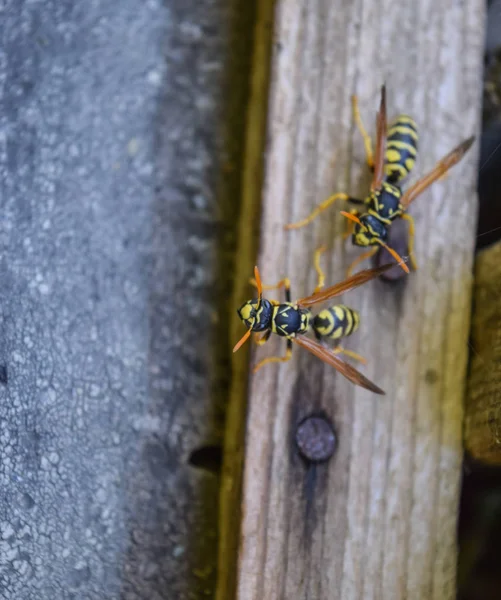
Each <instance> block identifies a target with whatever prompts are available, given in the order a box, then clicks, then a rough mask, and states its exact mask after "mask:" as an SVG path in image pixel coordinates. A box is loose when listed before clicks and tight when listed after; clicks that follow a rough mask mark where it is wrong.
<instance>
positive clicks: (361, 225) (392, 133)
mask: <svg viewBox="0 0 501 600" xmlns="http://www.w3.org/2000/svg"><path fill="white" fill-rule="evenodd" d="M352 104H353V114H354V119H355V123H356V125H357V128H358V129H359V130H360V133H361V135H362V138H363V140H364V147H365V153H366V160H367V164H368V166H369V168H370V169H371V171H372V173H373V176H372V182H371V187H370V192H369V195H368V196H367V197H366V198H365V199H363V200H361V199H358V198H353V197H352V196H349V195H348V194H345V193H342V192H340V193H336V194H334V195H332V196H330V197H329V198H327V200H325V201H324V202H322V203H321V204H319V205H318V206H317V207H316V208H315V209H314V210H313V211H312V213H311V214H310V215H309V216H308V217H306V218H305V219H303V220H302V221H298V222H297V223H290V224H288V225H286V226H285V229H297V228H299V227H304V226H305V225H307V224H308V223H310V222H311V221H313V219H315V218H316V217H317V216H318V215H319V214H320V213H321V212H323V211H324V210H325V209H326V208H328V207H329V206H330V205H331V204H332V203H333V202H335V201H337V200H345V201H347V202H352V203H354V204H360V205H364V207H365V212H359V211H358V210H356V209H353V210H351V211H350V212H346V211H341V214H342V215H343V216H344V217H346V218H348V219H350V221H351V223H350V224H349V230H348V232H347V234H346V235H345V237H346V238H348V237H350V236H351V240H352V243H353V244H354V245H355V246H362V247H368V246H372V247H371V248H370V250H368V251H367V252H364V253H363V254H361V255H360V256H359V257H358V258H357V259H356V260H354V261H353V263H352V264H351V265H350V267H349V268H348V271H347V275H349V274H351V273H352V271H353V269H354V268H355V266H356V265H358V264H359V263H360V262H362V261H364V260H366V259H368V258H371V257H372V256H374V254H375V253H376V252H377V251H378V249H379V247H381V246H382V247H383V248H386V250H388V252H389V253H390V254H391V255H392V256H393V258H395V259H396V260H397V262H399V263H400V265H401V267H402V268H403V269H404V271H406V272H407V273H408V272H409V268H408V267H407V265H406V264H405V262H404V261H402V260H401V258H400V257H399V255H398V254H397V252H396V251H395V250H393V249H392V248H390V247H389V246H388V244H387V239H388V234H389V229H390V226H391V224H392V222H393V221H394V220H395V219H405V220H406V221H407V222H408V223H409V245H408V249H409V259H410V263H411V266H412V268H413V269H414V270H416V269H417V264H416V260H415V257H414V220H413V218H412V217H411V215H409V214H408V213H407V209H408V208H409V206H410V204H411V203H412V202H413V201H414V200H415V199H416V198H417V197H418V196H420V195H421V194H422V193H423V192H424V191H425V190H426V189H427V188H428V187H429V186H430V185H431V184H432V183H434V182H435V181H436V180H437V179H441V178H442V177H444V176H445V175H446V173H447V172H448V171H449V169H451V168H452V167H453V166H454V165H456V164H457V163H458V162H459V161H460V160H461V159H462V158H463V156H464V155H465V154H466V152H467V151H468V149H469V148H470V146H471V145H472V144H473V142H474V140H475V137H474V136H472V137H469V138H467V139H465V140H464V141H462V142H461V143H460V144H459V145H458V146H456V147H455V148H454V149H453V150H451V151H450V152H449V153H448V154H446V155H445V156H444V157H443V158H442V159H441V160H439V161H438V162H437V163H436V165H435V166H434V168H433V169H432V170H431V171H430V172H429V173H427V174H426V175H425V176H424V177H422V178H420V179H419V180H418V181H416V183H414V184H413V185H412V186H410V187H409V188H408V189H407V190H406V191H405V192H404V191H402V182H403V180H404V179H406V178H407V176H408V175H409V173H410V172H411V170H412V169H413V167H414V165H415V161H416V157H417V149H418V132H417V126H416V123H415V122H414V120H413V119H412V118H411V117H409V116H408V115H404V114H402V115H399V116H398V117H397V118H396V119H395V120H394V121H393V122H392V123H391V124H390V127H389V128H388V127H387V121H386V88H385V86H384V85H383V86H382V87H381V103H380V107H379V112H378V114H377V119H376V152H375V158H374V155H373V152H372V141H371V138H370V136H369V135H368V134H367V131H366V130H365V127H364V124H363V122H362V119H361V116H360V111H359V109H358V101H357V98H356V96H353V97H352Z"/></svg>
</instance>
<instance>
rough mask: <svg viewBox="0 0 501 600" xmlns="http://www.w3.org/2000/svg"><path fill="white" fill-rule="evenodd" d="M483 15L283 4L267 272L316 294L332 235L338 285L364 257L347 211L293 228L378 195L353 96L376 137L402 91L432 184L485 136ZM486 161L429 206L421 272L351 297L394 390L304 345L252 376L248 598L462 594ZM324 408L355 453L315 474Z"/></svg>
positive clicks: (421, 219)
mask: <svg viewBox="0 0 501 600" xmlns="http://www.w3.org/2000/svg"><path fill="white" fill-rule="evenodd" d="M483 11H484V5H483V3H481V2H480V1H479V0H464V1H463V2H461V3H457V2H452V1H451V0H439V1H437V0H435V1H432V0H423V1H422V2H416V3H405V2H404V3H397V4H395V3H390V2H387V1H386V2H385V1H382V0H372V1H370V2H369V1H365V2H363V1H362V0H355V1H354V2H345V3H343V4H340V3H335V2H331V1H328V0H318V1H317V2H307V1H306V0H282V1H280V2H278V4H277V12H276V24H275V48H274V57H273V63H272V80H271V86H272V87H271V95H270V111H269V128H268V147H267V152H266V181H265V187H264V196H263V216H262V245H261V252H260V255H259V263H258V264H259V265H260V267H261V269H262V274H263V278H264V280H265V282H273V281H276V280H278V279H280V278H281V277H283V276H284V275H289V276H290V277H291V279H292V285H293V296H295V297H300V296H301V295H304V294H306V293H308V292H310V291H311V290H312V289H313V286H314V284H315V281H314V273H313V270H312V267H311V260H312V252H313V249H314V248H315V247H316V246H318V245H319V244H320V243H322V242H325V241H326V240H329V241H331V242H332V249H331V251H330V252H329V253H328V255H327V257H326V261H325V263H326V265H327V270H328V281H329V282H335V281H337V280H339V279H341V278H343V276H344V272H345V268H346V266H347V264H348V262H350V261H351V260H352V259H353V258H354V257H355V256H357V255H358V254H359V253H360V249H355V248H353V247H352V246H346V245H344V244H343V243H342V242H341V232H342V228H343V225H344V224H343V223H342V218H340V216H339V214H338V213H339V210H341V209H343V208H345V207H344V206H339V207H336V209H332V210H330V211H329V212H328V213H325V216H324V217H323V218H321V219H319V220H318V221H317V222H315V223H314V224H313V225H312V226H311V227H309V228H306V229H303V230H299V231H297V232H288V233H286V232H284V231H283V225H284V223H287V222H289V221H291V220H297V219H299V218H301V217H303V216H305V215H306V214H307V213H308V212H309V210H310V209H311V207H312V206H313V205H314V204H316V203H318V202H319V201H321V200H323V199H324V198H325V197H327V195H329V194H330V193H332V192H333V191H335V190H340V191H349V192H350V193H352V194H354V195H355V194H364V193H365V192H366V191H367V189H368V180H369V178H368V174H367V169H366V166H365V164H364V154H363V145H362V141H361V139H360V137H359V134H358V132H357V131H356V130H355V128H354V125H353V121H352V117H351V107H350V95H351V94H352V93H357V94H358V95H359V98H360V105H361V109H362V114H363V116H364V117H365V121H366V123H367V125H368V127H369V129H370V131H371V133H374V117H375V112H376V109H377V105H378V101H379V88H380V85H381V84H382V83H383V82H386V84H387V90H388V106H389V116H390V118H391V117H392V116H394V115H396V114H398V112H408V113H410V114H412V115H413V116H414V117H415V118H416V120H417V122H418V125H419V129H420V158H419V161H418V165H417V167H416V170H415V174H416V175H419V174H423V172H424V171H426V170H428V169H429V168H430V167H431V166H432V164H434V162H435V161H436V160H437V159H438V158H440V157H441V156H442V155H443V154H445V152H447V151H449V150H450V149H451V148H452V147H453V146H454V145H455V144H456V143H458V142H459V141H460V140H461V139H463V138H465V137H466V136H469V135H471V134H472V133H474V132H476V130H477V129H478V114H479V104H480V90H481V73H482V69H481V57H482V41H483V25H484V21H483V18H484V12H483ZM334 156H335V158H336V160H335V162H334V164H333V158H334ZM475 159H476V146H475V147H474V148H473V149H472V150H471V151H470V153H469V154H468V156H467V157H466V158H465V159H464V160H463V162H462V163H461V166H460V167H457V168H456V169H455V170H454V171H453V172H452V174H451V176H450V177H449V178H448V179H447V180H445V181H442V182H439V183H437V184H436V185H435V186H434V187H433V188H432V189H431V190H430V191H428V192H427V193H426V194H425V196H424V197H422V198H421V199H419V200H418V201H417V202H416V203H415V205H413V206H412V209H411V213H412V214H413V215H414V217H415V219H416V227H417V235H416V251H417V259H418V264H419V267H420V268H419V270H418V271H417V272H416V273H414V274H412V275H411V276H410V277H408V278H407V280H406V281H405V282H403V283H401V284H399V285H398V286H389V285H385V284H383V283H382V282H375V283H373V284H370V285H368V286H366V287H365V288H361V289H360V290H358V291H355V292H352V293H351V294H349V296H347V297H346V299H345V301H347V302H349V304H350V305H351V306H353V307H354V308H356V309H359V310H360V311H361V313H362V319H363V320H362V326H361V329H360V333H357V334H356V335H355V336H354V337H353V340H352V341H350V342H349V344H348V346H349V347H351V348H353V349H355V350H356V351H359V352H361V353H362V354H363V355H365V356H366V357H367V358H368V359H369V360H370V363H369V366H368V367H367V368H366V374H367V375H368V376H369V377H370V378H371V379H374V380H375V381H376V383H378V384H379V385H381V386H382V387H383V388H384V389H385V390H386V392H387V395H386V396H385V397H382V398H380V397H375V396H374V395H371V394H370V393H368V392H366V391H364V390H361V389H357V388H355V387H353V386H352V385H351V384H349V383H348V382H347V381H346V380H344V379H343V378H342V377H340V376H337V375H336V373H335V372H333V371H332V370H331V369H329V368H327V367H325V366H324V365H323V364H322V363H320V362H319V361H316V360H315V359H314V358H313V357H310V356H306V355H305V353H304V352H303V351H301V350H299V349H296V351H295V352H294V357H293V359H292V360H291V361H290V362H289V363H288V364H286V365H279V366H277V365H273V366H268V367H266V368H265V369H263V370H262V371H261V372H259V375H258V376H256V377H253V378H252V379H251V385H250V399H249V402H250V403H249V409H248V420H247V438H246V446H245V470H244V482H243V501H242V523H241V531H240V552H239V564H238V586H237V588H238V592H237V597H238V598H239V600H251V599H252V600H254V599H256V600H257V599H259V600H261V599H262V598H267V599H268V598H269V599H274V600H275V599H278V598H315V599H323V598H325V599H327V598H328V599H329V600H333V599H335V598H342V599H343V600H346V599H351V598H385V600H386V599H390V598H411V599H413V598H416V599H417V598H420V599H421V598H427V599H430V598H437V599H440V600H444V599H447V598H453V597H454V590H455V570H456V512H457V500H458V485H459V479H460V466H461V457H462V443H461V425H462V416H463V411H462V399H463V392H464V377H465V367H466V359H467V338H468V325H469V310H470V287H471V268H472V256H473V247H474V235H475V218H474V215H475V210H476V196H475ZM249 275H250V273H249ZM249 293H250V292H249ZM245 299H246V298H245V297H242V298H240V299H239V302H240V301H243V300H245ZM269 346H270V348H269V349H265V348H261V349H259V352H258V354H259V355H260V356H262V355H263V354H265V353H266V352H268V351H270V350H272V351H277V350H278V352H282V351H283V348H282V347H280V349H278V340H274V341H272V342H270V343H269ZM319 411H320V412H321V411H323V412H324V413H325V414H326V415H328V417H329V418H330V419H331V420H332V421H333V424H334V427H335V430H336V434H337V441H338V446H337V450H336V453H335V455H334V457H333V458H332V459H331V460H330V461H328V462H327V463H325V464H322V465H318V466H311V465H310V466H308V465H306V464H305V463H304V462H303V461H302V460H301V459H300V458H299V456H298V455H297V452H296V450H295V447H294V441H293V440H294V435H295V428H296V425H297V424H298V422H299V421H300V420H301V419H302V418H303V417H304V416H306V415H308V414H311V413H317V412H319Z"/></svg>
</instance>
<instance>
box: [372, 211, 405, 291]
mask: <svg viewBox="0 0 501 600" xmlns="http://www.w3.org/2000/svg"><path fill="white" fill-rule="evenodd" d="M407 229H408V224H407V222H406V221H404V220H403V219H395V221H393V223H392V224H391V227H390V230H389V235H388V242H387V243H388V246H390V248H393V250H395V251H396V252H398V254H400V256H401V257H402V258H403V257H404V256H407V255H408V254H409V235H408V232H407ZM394 262H395V259H394V258H393V256H392V255H391V254H390V253H389V252H388V250H385V249H384V248H381V250H379V252H378V253H377V254H376V256H375V263H376V265H375V266H376V267H380V266H382V265H387V264H388V263H394ZM407 266H408V267H409V268H411V265H410V263H409V261H407ZM405 276H407V273H406V272H405V271H404V270H403V269H402V267H399V266H398V265H397V264H395V266H394V267H393V269H389V270H388V271H385V272H384V273H383V274H382V275H381V279H384V280H385V281H398V280H399V279H402V277H405Z"/></svg>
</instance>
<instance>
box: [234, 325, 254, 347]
mask: <svg viewBox="0 0 501 600" xmlns="http://www.w3.org/2000/svg"><path fill="white" fill-rule="evenodd" d="M250 334H251V330H250V329H247V331H246V332H245V333H244V334H243V336H242V337H241V338H240V340H239V341H238V342H237V343H236V344H235V346H234V348H233V352H236V351H237V350H240V348H241V347H242V346H243V345H244V344H245V342H246V341H247V340H248V339H249V337H250Z"/></svg>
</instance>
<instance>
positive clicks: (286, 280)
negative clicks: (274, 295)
mask: <svg viewBox="0 0 501 600" xmlns="http://www.w3.org/2000/svg"><path fill="white" fill-rule="evenodd" d="M249 283H250V284H251V285H253V286H254V287H257V283H256V280H255V279H254V277H252V278H251V279H249ZM261 287H262V289H263V290H276V289H280V288H282V287H283V288H285V301H286V302H290V301H291V282H290V279H289V278H288V277H285V278H284V279H281V280H280V281H279V282H278V283H275V285H262V286H261ZM270 302H271V303H272V304H274V303H275V304H279V303H278V302H274V301H273V300H270Z"/></svg>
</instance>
